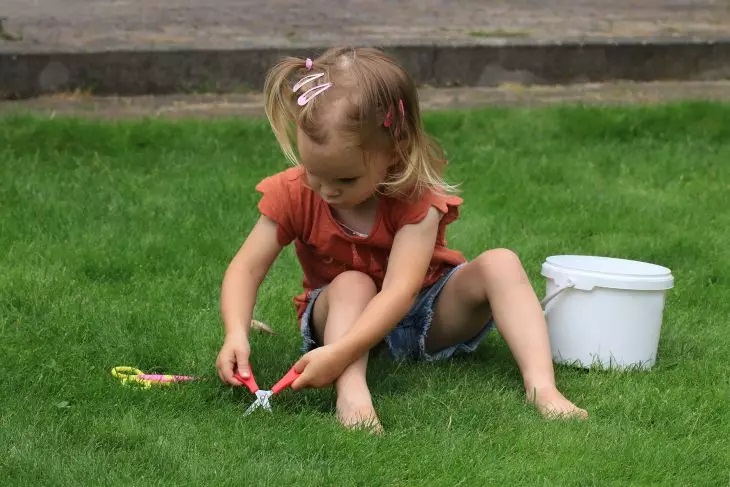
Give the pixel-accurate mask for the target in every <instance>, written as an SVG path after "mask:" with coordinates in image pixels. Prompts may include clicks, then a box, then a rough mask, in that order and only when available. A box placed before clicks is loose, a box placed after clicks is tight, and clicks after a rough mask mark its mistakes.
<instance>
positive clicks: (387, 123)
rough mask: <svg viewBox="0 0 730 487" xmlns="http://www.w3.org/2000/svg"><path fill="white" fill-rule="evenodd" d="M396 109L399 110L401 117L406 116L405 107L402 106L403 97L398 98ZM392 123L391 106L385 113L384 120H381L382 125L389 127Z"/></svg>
mask: <svg viewBox="0 0 730 487" xmlns="http://www.w3.org/2000/svg"><path fill="white" fill-rule="evenodd" d="M398 111H399V112H400V116H401V119H405V118H406V109H405V107H404V106H403V98H398ZM391 125H393V107H392V106H391V107H390V109H389V110H388V113H386V114H385V120H384V121H383V127H386V128H388V127H390V126H391Z"/></svg>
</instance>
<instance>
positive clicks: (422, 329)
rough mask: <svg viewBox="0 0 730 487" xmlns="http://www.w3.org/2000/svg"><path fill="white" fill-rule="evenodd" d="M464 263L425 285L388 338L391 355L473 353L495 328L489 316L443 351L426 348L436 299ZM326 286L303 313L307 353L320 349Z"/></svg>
mask: <svg viewBox="0 0 730 487" xmlns="http://www.w3.org/2000/svg"><path fill="white" fill-rule="evenodd" d="M463 265H464V264H462V265H460V266H457V267H454V268H453V269H451V270H449V271H448V272H447V273H446V274H444V275H443V276H442V277H441V278H440V279H439V280H438V281H436V282H435V283H434V284H433V285H431V286H429V287H427V288H424V289H422V290H421V292H420V293H419V294H418V296H417V297H416V301H415V302H414V303H413V306H412V307H411V309H410V311H409V312H408V314H407V315H406V316H405V318H403V319H402V320H401V321H400V322H399V323H398V324H397V325H396V327H395V329H393V330H392V331H391V332H390V333H389V334H388V335H387V336H386V337H385V339H384V342H385V345H386V346H387V349H388V351H389V352H390V356H391V357H392V358H393V359H395V360H407V359H408V360H422V361H426V362H432V361H437V360H445V359H448V358H451V357H452V356H454V355H456V354H464V353H471V352H473V351H474V350H476V348H477V346H478V345H479V343H480V342H481V341H482V340H483V339H484V337H485V336H486V335H487V333H488V332H489V331H490V330H491V329H492V328H494V322H493V321H492V319H491V318H488V319H487V321H486V323H485V324H484V328H482V330H481V331H480V332H479V333H478V334H477V335H476V336H475V337H473V338H471V339H469V340H467V341H465V342H463V343H457V344H456V345H452V346H450V347H446V348H444V349H442V350H438V351H435V352H434V351H432V352H427V351H426V335H428V330H429V328H430V327H431V321H432V320H433V309H434V303H435V302H436V298H438V296H439V294H440V293H441V290H442V289H443V288H444V285H445V284H446V283H447V282H448V280H449V279H451V277H452V276H453V275H454V274H455V273H456V272H457V271H458V269H459V268H460V267H461V266H463ZM324 289H325V288H323V287H322V288H319V289H315V290H314V291H312V292H311V293H310V296H309V302H308V303H307V307H306V309H305V310H304V314H302V320H301V323H300V329H301V332H302V339H303V343H302V352H304V353H306V352H309V351H310V350H313V349H315V348H317V347H318V346H319V345H320V344H319V343H317V341H316V339H315V335H314V333H313V324H312V310H313V309H314V302H315V301H316V300H317V296H319V294H320V293H321V292H322V291H323V290H324Z"/></svg>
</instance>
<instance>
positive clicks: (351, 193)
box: [297, 128, 394, 209]
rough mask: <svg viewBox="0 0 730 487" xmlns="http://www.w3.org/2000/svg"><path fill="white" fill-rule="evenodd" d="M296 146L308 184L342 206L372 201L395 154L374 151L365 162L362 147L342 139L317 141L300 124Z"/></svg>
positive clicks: (350, 206) (334, 203)
mask: <svg viewBox="0 0 730 487" xmlns="http://www.w3.org/2000/svg"><path fill="white" fill-rule="evenodd" d="M297 149H298V152H299V164H300V165H301V166H302V168H304V170H305V171H306V174H307V181H308V184H309V187H310V188H312V191H314V192H316V193H317V194H319V195H320V196H321V197H322V199H323V200H324V201H325V202H327V204H329V205H330V206H333V207H335V208H341V209H351V208H356V207H358V206H359V205H361V204H363V203H367V202H368V201H370V200H371V199H372V198H373V197H374V195H375V192H376V188H377V186H378V184H380V183H381V182H383V181H384V180H385V177H386V175H387V173H388V168H389V167H390V166H391V165H392V164H393V162H394V156H392V155H389V154H387V153H375V154H372V153H371V154H368V161H367V163H366V161H365V154H364V153H363V151H362V150H361V149H359V148H357V147H352V146H350V145H348V144H345V143H344V142H343V141H342V139H339V138H338V139H334V140H332V141H330V142H329V143H327V144H326V145H321V144H316V143H314V142H313V141H312V140H311V139H310V138H309V137H307V135H306V134H305V133H304V132H303V131H302V130H301V129H299V128H297Z"/></svg>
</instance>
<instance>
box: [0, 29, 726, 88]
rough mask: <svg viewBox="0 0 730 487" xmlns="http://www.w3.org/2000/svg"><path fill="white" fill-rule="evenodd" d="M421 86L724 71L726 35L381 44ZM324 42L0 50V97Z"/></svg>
mask: <svg viewBox="0 0 730 487" xmlns="http://www.w3.org/2000/svg"><path fill="white" fill-rule="evenodd" d="M384 49H385V50H386V51H388V52H390V53H391V54H392V55H394V56H395V57H396V58H397V59H398V60H400V61H401V62H402V63H403V65H404V66H405V67H406V69H407V70H408V71H409V72H410V73H411V75H412V76H413V77H414V79H415V80H416V82H417V83H418V84H419V85H428V86H437V87H443V86H499V85H502V84H505V83H519V84H524V85H555V84H572V83H587V82H606V81H614V80H630V81H658V80H721V79H730V38H728V39H711V40H710V39H704V40H694V39H672V40H664V39H646V40H644V39H626V40H610V41H586V42H513V41H510V42H503V43H495V44H493V45H485V44H481V43H480V44H477V43H474V44H458V43H452V44H427V43H424V44H415V45H396V46H387V47H385V48H384ZM322 50H323V48H306V49H305V48H303V47H296V48H292V49H281V48H250V49H234V50H159V51H147V50H137V51H135V50H130V51H109V52H58V53H22V52H17V53H14V52H0V99H19V98H30V97H34V96H38V95H42V94H49V93H59V92H69V91H83V92H90V93H93V94H99V95H111V94H115V95H141V94H170V93H201V92H208V93H241V92H248V91H256V90H260V89H261V88H262V85H263V80H264V76H265V73H266V71H267V70H268V69H269V67H271V66H272V65H273V64H274V63H275V62H276V61H277V60H278V59H279V58H281V57H282V56H285V55H294V56H300V57H305V56H310V57H311V56H313V55H316V54H317V53H319V52H321V51H322Z"/></svg>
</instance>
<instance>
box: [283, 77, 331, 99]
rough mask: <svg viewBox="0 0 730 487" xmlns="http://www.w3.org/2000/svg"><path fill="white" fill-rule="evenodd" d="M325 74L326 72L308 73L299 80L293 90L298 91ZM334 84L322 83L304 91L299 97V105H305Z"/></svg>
mask: <svg viewBox="0 0 730 487" xmlns="http://www.w3.org/2000/svg"><path fill="white" fill-rule="evenodd" d="M322 76H324V73H314V74H308V75H307V76H305V77H304V78H302V79H300V80H299V81H297V83H296V84H295V85H294V86H293V87H292V92H294V93H296V92H297V91H299V90H300V89H301V88H302V87H303V86H304V85H306V84H309V83H311V82H312V81H315V80H318V79H319V78H321V77H322ZM331 86H332V83H322V84H321V85H316V86H314V87H312V88H310V89H308V90H307V91H305V92H304V93H302V94H301V95H300V96H299V98H297V105H299V106H300V107H303V106H304V105H306V104H307V103H309V102H310V101H311V100H313V99H314V98H315V97H316V96H317V95H320V94H322V93H324V92H325V91H327V90H328V89H329V88H330V87H331Z"/></svg>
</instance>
